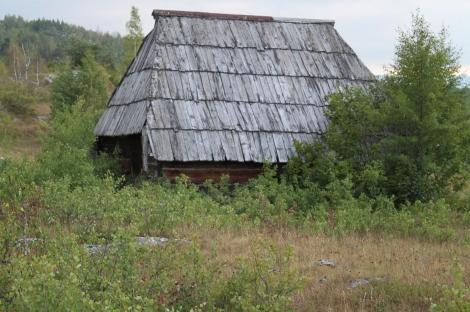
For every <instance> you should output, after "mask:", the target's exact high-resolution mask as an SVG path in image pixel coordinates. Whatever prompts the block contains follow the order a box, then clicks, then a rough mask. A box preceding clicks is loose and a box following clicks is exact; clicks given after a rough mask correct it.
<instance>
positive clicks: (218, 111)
mask: <svg viewBox="0 0 470 312" xmlns="http://www.w3.org/2000/svg"><path fill="white" fill-rule="evenodd" d="M207 105H208V107H209V111H210V114H211V116H212V121H213V123H214V127H215V129H224V130H227V129H231V128H232V123H231V122H230V118H229V116H228V115H227V111H226V110H225V108H224V107H221V105H222V104H221V102H220V101H214V102H207Z"/></svg>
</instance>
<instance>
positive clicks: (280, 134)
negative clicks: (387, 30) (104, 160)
mask: <svg viewBox="0 0 470 312" xmlns="http://www.w3.org/2000/svg"><path fill="white" fill-rule="evenodd" d="M152 15H153V17H154V18H155V27H154V29H153V30H152V31H151V32H150V33H149V34H148V35H147V37H146V38H145V40H144V42H143V44H142V46H141V48H140V50H139V52H138V54H137V56H136V57H135V59H134V61H133V62H132V64H131V65H130V67H129V68H128V70H127V72H126V74H125V75H124V77H123V78H122V80H121V82H120V84H119V86H118V87H117V88H116V90H115V91H114V93H113V95H112V97H111V99H110V101H109V103H108V107H107V109H106V111H105V112H104V114H103V116H102V117H101V119H100V120H99V122H98V124H97V126H96V128H95V131H94V132H95V134H96V135H98V137H99V149H101V150H109V151H110V150H113V149H114V147H115V146H117V145H119V147H120V149H121V151H122V154H123V161H127V162H128V165H129V166H128V168H129V170H131V171H132V173H134V174H137V173H140V172H147V171H151V172H153V173H155V174H158V175H164V176H166V177H168V178H169V179H170V180H173V179H174V178H175V177H176V176H178V175H180V174H181V173H184V174H185V175H187V176H189V177H190V179H191V181H193V182H196V183H197V182H202V181H204V180H206V179H208V178H211V179H213V180H217V179H218V178H219V177H220V175H221V174H222V173H228V174H230V177H231V182H245V181H247V180H248V179H249V178H253V177H256V176H257V175H258V174H259V173H260V172H261V170H262V165H263V161H264V160H268V161H270V162H272V163H277V164H284V163H286V162H287V160H288V158H289V157H290V156H292V155H294V153H295V151H294V144H293V142H294V140H299V141H308V142H311V141H312V140H313V138H314V136H316V135H320V134H321V132H322V131H323V130H325V128H326V126H327V123H328V121H327V119H326V118H325V115H324V109H325V108H326V107H327V105H328V103H326V102H325V96H326V95H328V94H329V93H331V92H335V91H338V89H339V88H342V87H344V86H351V87H359V88H363V89H365V88H367V87H368V85H369V84H370V83H371V81H372V80H373V79H374V78H373V75H372V73H371V72H370V71H369V70H368V69H367V68H366V66H365V65H364V64H363V63H362V62H361V61H360V60H359V58H358V57H357V55H356V54H355V53H354V51H353V50H352V49H351V47H350V46H349V45H348V44H347V43H346V42H345V41H344V40H343V39H342V38H341V36H340V35H339V34H338V32H337V31H336V30H335V28H334V21H331V20H304V19H287V18H273V17H268V16H247V15H230V14H212V13H201V12H182V11H163V10H154V11H153V14H152Z"/></svg>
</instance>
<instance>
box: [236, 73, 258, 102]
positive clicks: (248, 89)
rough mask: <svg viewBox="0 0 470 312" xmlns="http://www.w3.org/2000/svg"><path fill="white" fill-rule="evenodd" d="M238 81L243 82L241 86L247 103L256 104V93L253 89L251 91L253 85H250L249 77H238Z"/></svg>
mask: <svg viewBox="0 0 470 312" xmlns="http://www.w3.org/2000/svg"><path fill="white" fill-rule="evenodd" d="M240 79H242V81H243V86H244V87H245V91H246V95H247V97H248V102H256V101H257V100H258V99H257V96H256V92H255V91H254V90H255V89H253V87H254V85H253V84H252V83H251V81H250V77H249V75H240ZM255 88H256V87H255Z"/></svg>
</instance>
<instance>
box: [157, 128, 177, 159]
mask: <svg viewBox="0 0 470 312" xmlns="http://www.w3.org/2000/svg"><path fill="white" fill-rule="evenodd" d="M158 133H160V135H161V136H160V140H161V149H162V158H160V159H159V160H165V161H172V160H173V159H174V155H173V150H172V147H171V142H170V134H169V133H170V131H168V130H162V131H158Z"/></svg>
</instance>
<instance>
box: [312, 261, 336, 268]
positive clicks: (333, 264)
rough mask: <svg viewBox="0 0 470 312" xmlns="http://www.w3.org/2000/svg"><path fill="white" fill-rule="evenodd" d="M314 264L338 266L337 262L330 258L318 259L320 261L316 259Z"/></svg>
mask: <svg viewBox="0 0 470 312" xmlns="http://www.w3.org/2000/svg"><path fill="white" fill-rule="evenodd" d="M313 265H320V266H322V265H326V266H330V267H333V268H336V265H335V263H334V262H333V261H331V260H328V259H320V260H318V261H315V262H314V263H313Z"/></svg>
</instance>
